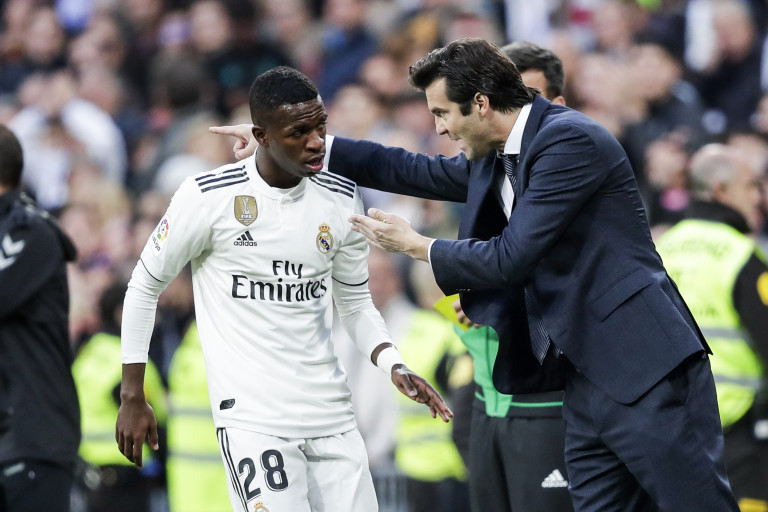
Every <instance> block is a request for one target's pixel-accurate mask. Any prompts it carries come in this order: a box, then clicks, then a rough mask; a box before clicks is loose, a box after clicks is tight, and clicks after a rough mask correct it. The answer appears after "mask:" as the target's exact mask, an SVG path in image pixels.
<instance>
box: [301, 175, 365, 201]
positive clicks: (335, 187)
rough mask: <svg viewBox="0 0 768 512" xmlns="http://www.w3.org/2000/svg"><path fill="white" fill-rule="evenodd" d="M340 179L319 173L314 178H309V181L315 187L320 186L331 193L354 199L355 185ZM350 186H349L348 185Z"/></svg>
mask: <svg viewBox="0 0 768 512" xmlns="http://www.w3.org/2000/svg"><path fill="white" fill-rule="evenodd" d="M338 178H341V177H340V176H337V175H335V174H331V173H326V172H321V173H319V174H317V175H315V176H311V177H310V178H309V180H310V181H311V182H312V183H314V184H315V185H318V186H321V187H323V188H325V189H327V190H330V191H331V192H336V193H338V194H342V195H345V196H347V197H354V195H355V185H354V182H351V181H349V180H346V179H344V181H342V179H343V178H342V179H338ZM350 184H351V185H350Z"/></svg>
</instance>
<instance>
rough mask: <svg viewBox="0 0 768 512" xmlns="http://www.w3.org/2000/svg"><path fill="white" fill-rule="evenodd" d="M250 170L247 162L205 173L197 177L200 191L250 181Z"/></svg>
mask: <svg viewBox="0 0 768 512" xmlns="http://www.w3.org/2000/svg"><path fill="white" fill-rule="evenodd" d="M249 179H250V178H249V177H248V171H246V170H245V164H243V165H241V166H239V167H228V168H225V169H223V170H221V171H219V172H214V173H208V174H203V175H202V176H198V177H196V178H195V181H196V182H197V186H198V187H200V192H208V191H209V190H215V189H217V188H222V187H228V186H230V185H235V184H237V183H243V182H245V181H248V180H249Z"/></svg>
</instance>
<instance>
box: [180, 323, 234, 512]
mask: <svg viewBox="0 0 768 512" xmlns="http://www.w3.org/2000/svg"><path fill="white" fill-rule="evenodd" d="M168 388H169V392H170V394H169V402H170V412H169V415H168V461H167V463H166V471H167V475H168V501H169V504H170V509H171V512H229V511H231V510H232V506H231V505H230V503H229V494H228V491H227V485H228V483H227V475H226V472H225V469H224V463H223V462H222V460H221V452H220V451H219V443H218V440H217V438H216V427H215V426H214V424H213V416H212V415H211V405H210V401H209V399H208V383H207V381H206V376H205V360H204V358H203V349H202V347H201V345H200V336H199V334H198V332H197V324H195V323H193V324H192V325H190V327H189V329H188V330H187V333H186V334H185V335H184V339H183V340H182V341H181V344H180V345H179V347H178V348H177V349H176V352H175V353H174V354H173V358H172V360H171V366H170V369H169V371H168Z"/></svg>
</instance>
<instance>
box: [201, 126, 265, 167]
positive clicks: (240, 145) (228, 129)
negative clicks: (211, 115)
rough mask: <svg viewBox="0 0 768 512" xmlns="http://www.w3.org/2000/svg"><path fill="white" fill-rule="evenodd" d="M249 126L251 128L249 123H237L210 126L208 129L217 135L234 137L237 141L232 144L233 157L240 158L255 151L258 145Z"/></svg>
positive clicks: (246, 156)
mask: <svg viewBox="0 0 768 512" xmlns="http://www.w3.org/2000/svg"><path fill="white" fill-rule="evenodd" d="M251 128H253V125H251V124H238V125H235V126H210V127H208V131H210V132H211V133H215V134H217V135H231V136H232V137H235V138H236V139H237V141H236V142H235V145H234V146H232V152H233V153H234V154H235V158H237V159H238V160H242V159H243V158H248V157H249V156H251V155H252V154H253V153H254V152H255V151H256V146H258V143H257V142H256V138H255V137H254V136H253V132H252V131H251Z"/></svg>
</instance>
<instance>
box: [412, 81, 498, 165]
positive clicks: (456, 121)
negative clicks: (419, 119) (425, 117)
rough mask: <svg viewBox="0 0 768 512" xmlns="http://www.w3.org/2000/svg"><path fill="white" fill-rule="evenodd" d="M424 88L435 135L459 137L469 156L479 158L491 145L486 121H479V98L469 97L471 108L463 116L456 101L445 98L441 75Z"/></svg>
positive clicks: (483, 117)
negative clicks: (433, 119) (432, 117)
mask: <svg viewBox="0 0 768 512" xmlns="http://www.w3.org/2000/svg"><path fill="white" fill-rule="evenodd" d="M424 92H425V93H426V95H427V106H428V107H429V110H430V112H432V115H434V116H435V130H437V133H438V135H447V136H448V137H449V138H450V139H451V140H458V141H461V142H460V144H459V146H460V147H461V150H462V151H464V153H466V155H467V158H468V159H469V160H476V159H479V158H483V157H484V156H486V155H487V154H488V153H490V151H491V150H492V149H494V145H493V143H492V138H491V134H490V133H488V128H487V126H488V123H483V121H484V119H485V115H484V111H483V106H482V104H481V103H482V98H481V103H478V101H477V99H473V100H472V108H471V110H470V112H469V114H467V115H466V116H465V115H464V114H462V113H461V110H460V108H459V104H458V103H455V102H453V101H450V100H449V99H448V96H447V94H446V82H445V78H440V79H439V80H435V81H434V82H432V83H431V84H430V85H429V86H427V88H426V89H425V90H424ZM477 96H479V95H477Z"/></svg>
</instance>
